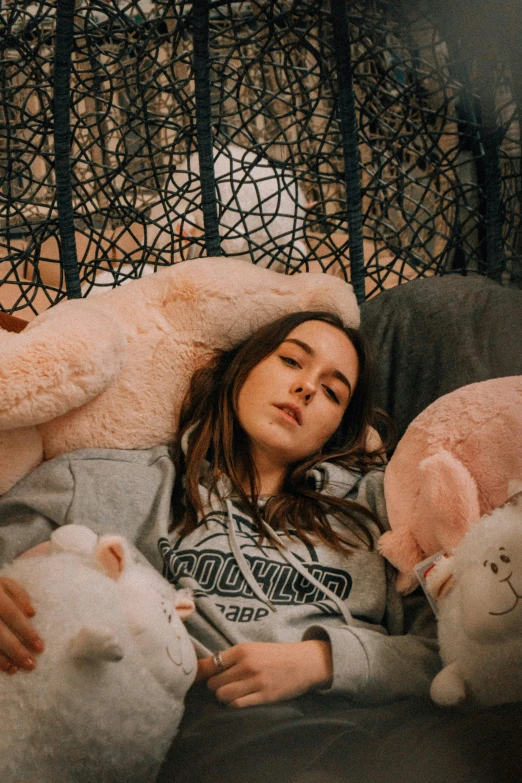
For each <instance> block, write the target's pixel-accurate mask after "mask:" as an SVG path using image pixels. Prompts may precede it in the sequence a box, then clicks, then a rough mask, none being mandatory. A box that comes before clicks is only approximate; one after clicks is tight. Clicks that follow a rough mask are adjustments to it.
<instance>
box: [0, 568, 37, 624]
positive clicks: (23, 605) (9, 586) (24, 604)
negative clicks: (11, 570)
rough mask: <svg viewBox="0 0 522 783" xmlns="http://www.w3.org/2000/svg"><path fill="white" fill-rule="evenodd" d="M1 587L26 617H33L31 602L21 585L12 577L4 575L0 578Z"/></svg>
mask: <svg viewBox="0 0 522 783" xmlns="http://www.w3.org/2000/svg"><path fill="white" fill-rule="evenodd" d="M2 587H3V589H4V591H5V592H6V593H7V595H9V596H10V597H11V598H12V599H13V601H14V602H15V604H16V605H17V606H18V607H19V608H20V609H21V610H22V612H23V613H24V614H25V615H27V617H34V608H33V605H32V603H31V599H30V598H29V596H28V594H27V593H26V592H25V590H24V589H23V587H20V585H19V584H18V582H15V580H14V579H9V577H7V576H4V577H2V579H1V580H0V589H1V588H2Z"/></svg>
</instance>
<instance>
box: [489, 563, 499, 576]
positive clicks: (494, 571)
mask: <svg viewBox="0 0 522 783" xmlns="http://www.w3.org/2000/svg"><path fill="white" fill-rule="evenodd" d="M491 570H492V571H493V573H494V574H498V565H497V564H496V563H491Z"/></svg>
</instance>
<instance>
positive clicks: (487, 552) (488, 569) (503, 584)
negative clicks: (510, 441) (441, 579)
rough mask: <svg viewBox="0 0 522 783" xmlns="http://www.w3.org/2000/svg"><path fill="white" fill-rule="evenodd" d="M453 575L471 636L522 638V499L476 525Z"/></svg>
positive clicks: (459, 553) (461, 546)
mask: <svg viewBox="0 0 522 783" xmlns="http://www.w3.org/2000/svg"><path fill="white" fill-rule="evenodd" d="M453 576H454V579H455V584H456V586H457V587H458V589H459V591H460V609H461V620H462V624H463V627H464V629H465V631H466V633H467V635H468V636H469V637H470V638H472V639H477V640H481V641H483V642H485V643H488V642H494V641H497V642H498V640H499V639H504V640H507V639H514V638H520V637H522V499H519V500H518V501H517V502H515V503H507V504H505V505H504V506H502V507H501V508H499V509H496V510H495V511H494V512H493V513H492V514H491V515H489V516H486V517H484V518H483V519H481V520H480V522H477V523H476V524H475V525H474V527H473V528H472V529H471V530H470V531H469V533H468V534H467V535H466V536H465V537H464V538H463V540H462V541H461V543H460V544H459V546H458V547H457V548H456V550H455V553H454V565H453Z"/></svg>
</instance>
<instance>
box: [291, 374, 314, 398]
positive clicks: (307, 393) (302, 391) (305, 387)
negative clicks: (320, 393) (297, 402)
mask: <svg viewBox="0 0 522 783" xmlns="http://www.w3.org/2000/svg"><path fill="white" fill-rule="evenodd" d="M292 393H293V394H296V395H297V396H298V397H300V398H301V399H302V400H304V402H306V403H308V402H310V401H311V400H312V399H313V396H314V394H315V383H314V381H313V379H312V378H300V379H299V380H297V381H296V382H295V383H294V384H293V386H292Z"/></svg>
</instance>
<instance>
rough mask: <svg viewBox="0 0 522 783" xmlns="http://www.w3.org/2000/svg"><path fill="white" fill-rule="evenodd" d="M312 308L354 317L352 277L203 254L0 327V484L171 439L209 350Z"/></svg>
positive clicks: (2, 487)
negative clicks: (55, 460)
mask: <svg viewBox="0 0 522 783" xmlns="http://www.w3.org/2000/svg"><path fill="white" fill-rule="evenodd" d="M309 309H311V310H334V311H336V312H337V313H339V315H340V316H341V317H342V318H343V320H344V321H345V323H346V324H347V325H349V326H357V325H358V323H359V312H358V308H357V304H356V301H355V297H354V294H353V291H352V289H351V286H349V285H348V284H347V283H345V282H343V281H341V280H338V279H336V278H334V277H331V276H330V275H314V274H299V275H293V276H286V275H281V274H277V273H275V272H272V271H270V270H267V269H262V268H259V267H256V266H254V265H252V264H250V263H247V262H245V261H244V260H237V259H226V258H204V259H197V260H194V261H190V262H186V263H183V264H178V265H175V266H171V267H167V268H166V269H163V270H162V271H158V272H157V273H156V274H154V275H149V276H148V277H145V278H142V279H140V280H133V281H132V282H131V283H129V285H125V286H122V287H120V288H118V289H115V290H111V291H107V292H106V293H103V294H99V295H98V296H93V297H87V298H86V299H80V300H74V301H69V302H63V303H61V304H59V305H57V306H56V307H53V308H52V309H50V310H47V311H46V312H45V313H43V314H42V315H40V316H38V317H37V318H35V319H34V321H32V322H31V324H30V325H29V326H28V327H27V329H25V330H24V331H23V332H22V333H21V334H11V333H8V332H3V331H0V400H1V402H0V492H5V491H6V490H7V489H9V488H10V487H11V486H12V485H13V484H14V483H15V481H17V480H18V479H20V478H21V477H22V476H24V475H25V474H26V473H27V472H29V470H31V469H33V468H34V467H35V466H36V465H37V464H38V463H39V462H40V461H41V460H42V458H43V459H51V458H52V457H55V456H57V455H58V454H63V453H66V452H69V451H74V450H75V449H79V448H94V447H101V448H123V449H136V448H148V447H150V446H154V445H160V444H166V443H169V442H170V441H171V440H172V439H173V437H174V436H175V434H176V430H177V425H178V418H179V409H180V405H181V401H182V399H183V397H184V395H185V392H186V389H187V387H188V383H189V380H190V378H191V376H192V374H193V372H194V370H195V369H196V368H197V367H198V366H199V365H200V364H202V363H203V362H204V361H205V360H206V359H207V358H208V357H209V356H210V355H211V354H212V352H213V351H214V350H216V349H219V348H225V349H226V348H230V347H232V346H233V345H234V344H235V343H237V342H238V341H240V340H242V339H244V338H246V337H247V336H248V335H249V334H250V333H251V332H252V331H254V330H255V329H256V328H258V327H259V326H261V325H263V324H265V323H268V322H269V321H271V320H273V319H275V318H278V317H279V316H281V315H285V314H287V313H289V312H293V311H297V310H309ZM21 427H23V428H24V429H22V430H20V433H19V436H17V438H15V439H13V437H12V435H11V432H12V430H14V429H16V428H21ZM34 428H37V431H36V432H35V429H34Z"/></svg>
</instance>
